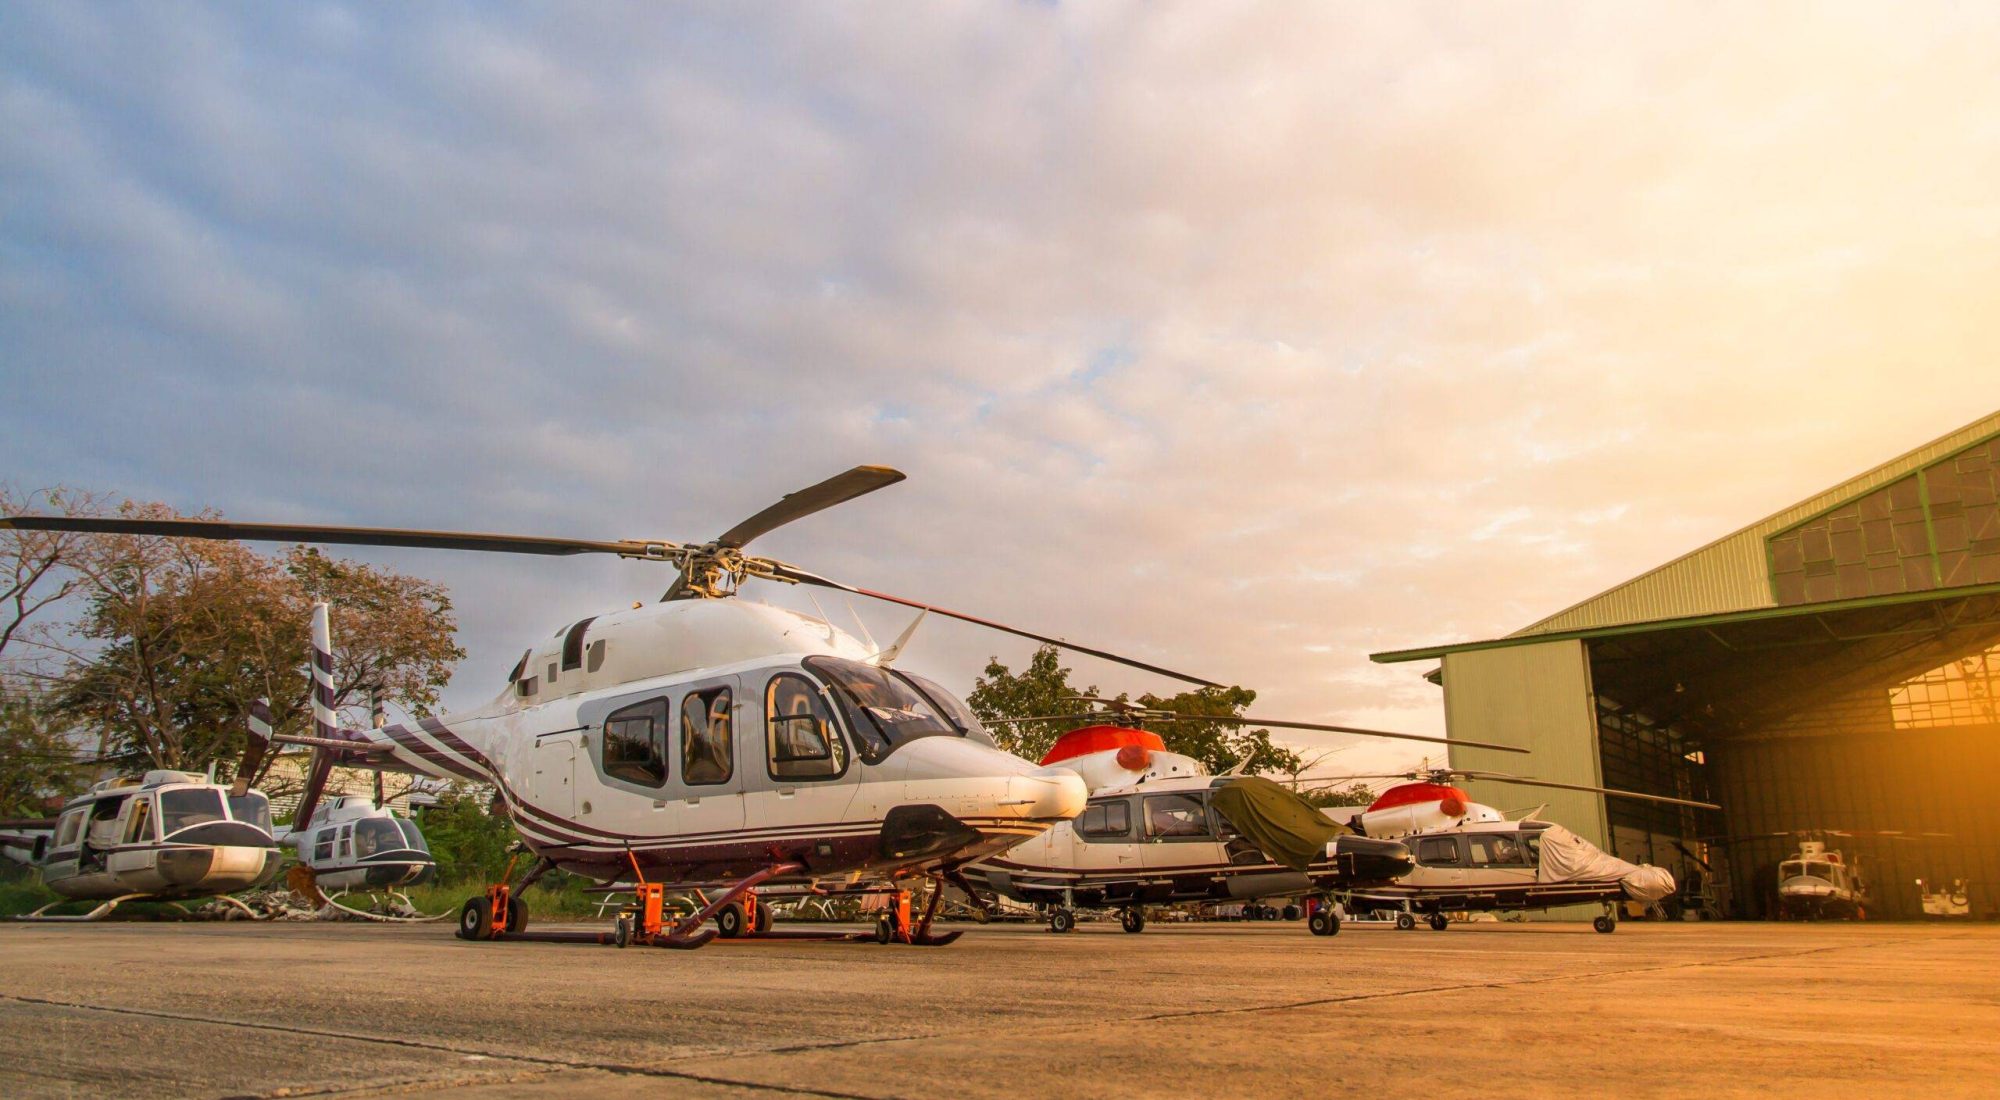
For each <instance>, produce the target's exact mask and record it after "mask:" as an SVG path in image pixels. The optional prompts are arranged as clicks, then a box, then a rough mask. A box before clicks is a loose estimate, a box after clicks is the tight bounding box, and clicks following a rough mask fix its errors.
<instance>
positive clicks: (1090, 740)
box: [1042, 726, 1167, 767]
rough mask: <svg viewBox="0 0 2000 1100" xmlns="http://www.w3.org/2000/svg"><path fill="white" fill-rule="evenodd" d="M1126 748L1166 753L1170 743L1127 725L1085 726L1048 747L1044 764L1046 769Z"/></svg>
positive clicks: (1043, 758)
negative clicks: (1097, 753) (1076, 758)
mask: <svg viewBox="0 0 2000 1100" xmlns="http://www.w3.org/2000/svg"><path fill="white" fill-rule="evenodd" d="M1127 746H1136V747H1138V748H1142V749H1150V750H1152V751H1154V752H1165V751H1167V743H1166V742H1165V741H1162V740H1160V735H1159V734H1157V733H1148V732H1146V731H1145V730H1134V729H1126V728H1125V727H1124V726H1085V727H1083V728H1082V729H1080V730H1071V731H1069V732H1068V733H1065V734H1063V735H1062V736H1061V737H1058V738H1056V743H1055V744H1054V745H1051V746H1049V752H1048V755H1047V756H1044V757H1042V764H1043V766H1045V767H1046V766H1047V765H1050V764H1060V763H1062V762H1063V761H1065V760H1070V759H1074V758H1075V757H1079V756H1089V755H1090V754H1091V753H1094V752H1106V751H1110V750H1115V749H1122V748H1125V747H1127Z"/></svg>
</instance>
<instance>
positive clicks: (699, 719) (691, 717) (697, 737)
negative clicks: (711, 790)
mask: <svg viewBox="0 0 2000 1100" xmlns="http://www.w3.org/2000/svg"><path fill="white" fill-rule="evenodd" d="M729 707H730V699H729V689H728V688H726V687H722V688H712V689H710V690H708V691H691V692H689V693H688V697H687V698H685V699H683V700H681V781H682V782H683V783H686V784H688V785H689V786H694V787H698V786H705V785H707V784H711V783H727V782H729V777H730V776H732V775H734V774H736V738H735V736H734V735H733V733H732V732H731V730H730V722H729Z"/></svg>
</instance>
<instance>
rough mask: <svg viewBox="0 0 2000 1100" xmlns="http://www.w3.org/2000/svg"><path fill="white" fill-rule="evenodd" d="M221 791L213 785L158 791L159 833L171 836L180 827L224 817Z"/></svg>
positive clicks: (218, 819) (190, 826) (219, 819)
mask: <svg viewBox="0 0 2000 1100" xmlns="http://www.w3.org/2000/svg"><path fill="white" fill-rule="evenodd" d="M225 816H226V815H225V814H224V813H223V812H222V792H221V791H219V790H216V789H215V788H214V787H207V788H189V789H183V790H177V791H161V792H160V835H161V836H168V837H170V836H172V835H174V834H175V833H178V832H180V831H181V830H182V829H187V828H192V827H193V826H196V825H201V824H205V823H207V822H210V821H221V820H223V819H224V818H225Z"/></svg>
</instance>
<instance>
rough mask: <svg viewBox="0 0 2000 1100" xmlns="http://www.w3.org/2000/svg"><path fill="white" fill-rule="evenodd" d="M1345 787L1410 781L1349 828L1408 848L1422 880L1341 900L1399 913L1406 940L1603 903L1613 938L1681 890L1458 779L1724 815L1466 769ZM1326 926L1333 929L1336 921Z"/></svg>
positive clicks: (1606, 790) (1657, 798) (1661, 874)
mask: <svg viewBox="0 0 2000 1100" xmlns="http://www.w3.org/2000/svg"><path fill="white" fill-rule="evenodd" d="M1344 779H1346V780H1356V779H1407V780H1410V782H1408V783H1404V784H1400V785H1398V786H1395V787H1391V788H1389V789H1388V790H1386V791H1384V792H1382V794H1381V795H1380V796H1378V797H1377V798H1376V799H1375V801H1374V802H1372V803H1371V804H1369V805H1368V806H1367V807H1366V808H1358V807H1357V809H1358V811H1359V812H1357V813H1355V814H1354V815H1353V816H1352V817H1351V818H1350V819H1349V821H1348V825H1349V826H1350V827H1351V828H1353V829H1354V830H1355V831H1356V832H1358V833H1361V834H1363V835H1365V836H1371V837H1385V838H1389V837H1393V838H1395V839H1398V840H1401V841H1403V842H1404V843H1405V844H1407V845H1409V846H1410V848H1411V849H1412V851H1413V852H1414V854H1415V856H1416V868H1415V870H1413V871H1412V872H1411V873H1410V874H1408V875H1405V876H1404V877H1403V878H1401V879H1400V880H1398V881H1397V882H1395V883H1392V884H1388V885H1383V886H1370V887H1366V888H1361V889H1354V890H1347V891H1339V892H1336V896H1337V897H1338V898H1339V900H1340V902H1341V904H1342V908H1344V909H1345V910H1347V911H1348V912H1350V913H1351V912H1355V911H1357V910H1376V909H1389V910H1393V911H1395V912H1396V927H1398V928H1401V929H1406V930H1407V929H1410V928H1414V927H1416V918H1417V916H1418V915H1419V914H1422V915H1424V916H1425V919H1426V922H1427V923H1428V924H1429V925H1430V926H1431V928H1432V929H1434V930H1437V931H1443V930H1444V929H1445V928H1446V927H1447V926H1448V924H1449V920H1448V918H1447V917H1446V916H1445V914H1446V913H1449V912H1460V911H1467V910H1477V911H1495V910H1499V911H1508V912H1520V911H1527V910H1535V909H1550V908H1554V907H1556V906H1562V905H1580V904H1590V903H1596V904H1599V905H1601V906H1603V908H1604V912H1603V913H1602V914H1600V915H1599V916H1598V917H1596V918H1595V919H1594V920H1592V922H1591V927H1593V928H1595V929H1596V930H1597V931H1599V932H1606V933H1608V932H1613V931H1616V930H1617V927H1618V916H1617V913H1618V909H1617V907H1618V904H1619V903H1620V902H1622V901H1624V900H1626V899H1628V898H1629V899H1631V900H1633V901H1637V902H1640V903H1642V904H1646V905H1652V904H1654V903H1656V902H1659V901H1660V900H1662V899H1663V898H1666V897H1667V896H1668V895H1670V894H1672V893H1673V892H1674V889H1675V886H1674V877H1673V875H1672V874H1671V873H1669V872H1668V871H1667V870H1666V869H1664V868H1661V867H1654V866H1651V865H1649V864H1635V863H1628V862H1626V861H1624V860H1622V859H1619V858H1617V857H1616V856H1613V855H1611V854H1609V853H1607V852H1605V851H1604V850H1603V849H1601V848H1599V847H1597V846H1596V845H1594V844H1592V843H1590V842H1589V841H1587V840H1585V839H1583V838H1582V837H1580V836H1578V835H1576V834H1575V833H1573V832H1571V831H1570V830H1568V829H1565V828H1563V827H1562V826H1561V825H1558V824H1555V823H1553V822H1548V821H1539V820H1536V819H1535V817H1534V815H1533V814H1530V815H1529V816H1528V817H1527V818H1525V819H1512V820H1510V819H1509V818H1508V816H1507V815H1506V814H1505V813H1503V812H1501V811H1499V810H1496V809H1494V808H1493V807H1491V806H1487V805H1483V804H1481V803H1478V802H1474V801H1473V800H1472V799H1471V797H1470V796H1469V795H1467V794H1466V793H1465V791H1463V790H1461V789H1459V788H1458V787H1455V786H1452V781H1453V780H1454V779H1486V780H1494V781H1500V782H1506V783H1514V784H1519V785H1522V786H1529V787H1552V788H1557V789H1561V790H1570V791H1590V792H1593V793H1596V794H1602V795H1608V796H1612V797H1616V798H1634V799H1640V800H1643V801H1648V802H1663V803H1666V804H1669V805H1674V806H1690V807H1694V808H1696V809H1705V810H1719V809H1721V807H1720V806H1717V805H1715V804H1714V803H1710V802H1698V801H1695V800H1693V799H1686V798H1669V797H1666V796H1664V795H1650V794H1640V793H1638V792H1636V791H1621V790H1617V789H1615V788H1611V787H1593V786H1588V785H1585V784H1577V783H1556V782H1552V781H1550V780H1546V779H1532V778H1528V777H1526V776H1518V775H1507V774H1504V773H1501V772H1485V771H1466V770H1463V769H1458V768H1424V769H1422V770H1418V771H1412V772H1403V773H1397V774H1391V775H1356V776H1346V777H1344ZM1330 812H1335V813H1337V812H1339V811H1337V810H1336V811H1330ZM1327 916H1328V918H1329V919H1331V916H1332V915H1331V914H1330V913H1329V914H1328V915H1327ZM1317 930H1318V929H1317V928H1315V931H1317Z"/></svg>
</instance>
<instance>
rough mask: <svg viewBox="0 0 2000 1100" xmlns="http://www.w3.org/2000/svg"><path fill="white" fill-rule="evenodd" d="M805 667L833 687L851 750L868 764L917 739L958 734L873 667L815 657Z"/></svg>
mask: <svg viewBox="0 0 2000 1100" xmlns="http://www.w3.org/2000/svg"><path fill="white" fill-rule="evenodd" d="M805 665H806V667H807V668H809V669H811V670H813V671H814V672H816V673H818V674H819V675H820V676H821V677H822V678H824V679H825V680H826V682H827V683H828V684H830V685H832V686H833V697H834V699H835V700H836V701H838V702H839V703H840V709H841V711H842V712H843V713H845V714H846V716H847V726H848V728H849V729H850V730H852V731H853V733H854V740H855V747H856V749H857V750H858V751H859V753H860V755H861V759H863V760H866V761H867V762H869V763H870V764H873V763H875V762H877V761H879V760H881V759H882V758H883V757H885V756H887V755H889V754H890V753H891V752H893V751H895V749H896V748H897V747H898V746H901V745H903V744H906V743H908V742H911V741H915V740H916V739H918V738H920V737H937V736H940V735H943V736H950V737H956V736H960V732H959V730H958V729H957V728H956V727H954V726H953V725H952V724H951V723H950V722H948V721H946V720H945V718H944V717H943V716H942V715H940V714H939V713H938V712H937V708H936V707H935V706H933V705H932V704H931V702H930V701H929V700H928V699H926V698H925V697H924V696H923V695H922V694H920V693H919V692H917V691H916V690H915V689H913V688H912V687H911V686H910V685H909V684H907V683H905V682H904V681H902V680H900V679H897V678H896V677H894V676H891V675H890V674H889V673H887V672H885V671H883V670H882V669H879V668H876V667H875V666H874V665H864V664H862V663H861V662H859V661H850V660H847V659H845V658H842V657H822V656H817V655H816V656H812V657H807V658H806V660H805Z"/></svg>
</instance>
